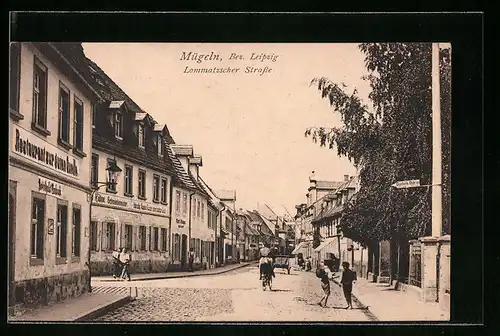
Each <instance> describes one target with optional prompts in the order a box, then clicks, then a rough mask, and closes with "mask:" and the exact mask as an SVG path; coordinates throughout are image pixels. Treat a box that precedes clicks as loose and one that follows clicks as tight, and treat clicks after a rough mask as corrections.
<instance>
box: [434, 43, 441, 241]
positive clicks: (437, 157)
mask: <svg viewBox="0 0 500 336" xmlns="http://www.w3.org/2000/svg"><path fill="white" fill-rule="evenodd" d="M441 176H442V168H441V88H440V69H439V43H433V44H432V236H433V237H440V236H441V234H442V226H443V219H442V187H441Z"/></svg>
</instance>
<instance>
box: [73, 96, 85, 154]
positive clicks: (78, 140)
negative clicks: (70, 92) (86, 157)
mask: <svg viewBox="0 0 500 336" xmlns="http://www.w3.org/2000/svg"><path fill="white" fill-rule="evenodd" d="M74 105H75V106H74V109H75V120H74V122H75V129H74V131H73V136H74V138H73V145H74V146H75V148H76V149H77V150H79V151H81V152H83V103H82V101H81V100H80V99H78V98H76V97H75V102H74Z"/></svg>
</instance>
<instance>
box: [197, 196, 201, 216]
mask: <svg viewBox="0 0 500 336" xmlns="http://www.w3.org/2000/svg"><path fill="white" fill-rule="evenodd" d="M196 211H197V212H196V214H197V216H198V218H200V217H201V202H200V201H199V200H198V207H197V208H196Z"/></svg>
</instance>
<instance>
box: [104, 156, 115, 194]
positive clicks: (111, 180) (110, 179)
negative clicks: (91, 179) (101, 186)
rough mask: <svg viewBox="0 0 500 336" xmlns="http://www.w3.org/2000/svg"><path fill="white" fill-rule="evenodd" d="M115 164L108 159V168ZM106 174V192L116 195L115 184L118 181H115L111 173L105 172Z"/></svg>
mask: <svg viewBox="0 0 500 336" xmlns="http://www.w3.org/2000/svg"><path fill="white" fill-rule="evenodd" d="M114 163H115V160H114V159H108V167H111V166H112V165H113V164H114ZM107 172H108V180H107V182H108V184H107V185H106V191H107V192H112V193H116V183H117V182H118V181H115V177H114V176H113V172H111V171H110V170H107Z"/></svg>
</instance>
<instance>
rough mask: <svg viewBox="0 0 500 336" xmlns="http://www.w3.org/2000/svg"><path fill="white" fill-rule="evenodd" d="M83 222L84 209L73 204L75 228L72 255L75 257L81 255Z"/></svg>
mask: <svg viewBox="0 0 500 336" xmlns="http://www.w3.org/2000/svg"><path fill="white" fill-rule="evenodd" d="M81 224H82V210H81V209H80V207H75V206H73V230H72V239H71V242H72V245H71V247H72V248H71V255H72V256H74V257H79V256H80V232H81Z"/></svg>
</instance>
